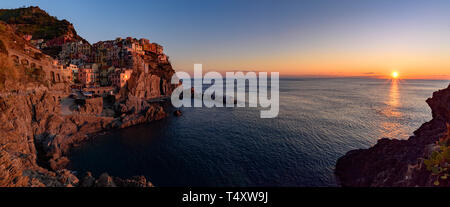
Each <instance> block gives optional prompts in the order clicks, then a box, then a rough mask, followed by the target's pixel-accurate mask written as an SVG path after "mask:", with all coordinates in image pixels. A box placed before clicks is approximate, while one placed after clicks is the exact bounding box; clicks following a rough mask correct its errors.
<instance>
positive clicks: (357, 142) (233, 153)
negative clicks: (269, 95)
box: [70, 79, 449, 186]
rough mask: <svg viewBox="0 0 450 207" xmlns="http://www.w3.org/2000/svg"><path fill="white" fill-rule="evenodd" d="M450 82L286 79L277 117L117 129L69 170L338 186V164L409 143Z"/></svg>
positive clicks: (76, 154)
mask: <svg viewBox="0 0 450 207" xmlns="http://www.w3.org/2000/svg"><path fill="white" fill-rule="evenodd" d="M448 84H449V81H430V80H426V81H424V80H402V81H400V82H397V83H392V82H391V81H388V80H375V79H283V80H280V113H279V116H278V117H277V118H275V119H260V118H259V115H260V109H258V108H183V109H182V111H183V116H181V117H178V118H177V117H173V116H171V117H169V118H167V119H164V120H161V121H157V122H154V123H151V124H148V125H141V126H136V127H131V128H128V129H122V130H113V131H111V132H110V133H108V134H106V135H101V136H99V137H96V138H95V139H92V140H90V141H88V142H87V143H86V144H84V145H82V146H81V147H78V148H75V149H73V150H72V152H71V154H70V159H71V160H72V163H71V165H72V166H71V167H72V169H73V170H75V171H77V172H78V173H79V174H83V173H84V172H85V171H91V172H93V174H94V175H96V176H98V175H100V174H101V173H103V172H108V173H109V174H110V175H114V176H119V177H130V176H133V175H145V176H146V177H148V178H150V180H151V181H152V182H153V183H154V184H155V185H157V186H335V185H336V181H335V178H334V176H333V169H334V165H335V162H336V160H337V159H338V158H339V157H340V156H342V155H344V154H345V153H346V152H347V151H349V150H352V149H358V148H368V147H370V146H372V145H374V144H375V143H376V142H377V140H378V139H379V138H382V137H389V138H398V139H407V138H408V137H409V136H411V135H412V132H413V131H414V130H415V129H417V128H418V127H419V126H420V125H421V124H422V123H424V122H426V121H429V120H430V119H431V111H430V109H429V108H428V106H427V105H426V103H425V100H426V99H427V98H428V97H431V95H432V92H433V91H436V90H438V89H442V88H445V87H447V86H448Z"/></svg>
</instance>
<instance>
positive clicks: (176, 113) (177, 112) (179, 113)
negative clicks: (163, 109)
mask: <svg viewBox="0 0 450 207" xmlns="http://www.w3.org/2000/svg"><path fill="white" fill-rule="evenodd" d="M173 115H175V116H177V117H179V116H181V115H183V113H181V111H180V110H175V111H174V112H173Z"/></svg>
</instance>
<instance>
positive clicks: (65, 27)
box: [0, 7, 79, 40]
mask: <svg viewBox="0 0 450 207" xmlns="http://www.w3.org/2000/svg"><path fill="white" fill-rule="evenodd" d="M0 20H1V21H4V22H6V23H8V24H13V25H16V28H17V32H18V33H20V34H31V35H33V39H41V38H42V39H45V40H50V39H54V38H56V37H59V36H62V35H64V34H67V33H72V34H74V36H75V37H76V38H77V39H78V38H79V37H78V36H77V35H76V31H75V29H74V28H73V26H72V24H70V22H68V21H67V20H58V19H57V18H56V17H53V16H50V15H48V14H47V13H46V12H45V11H43V10H41V9H40V8H39V7H28V8H19V9H0Z"/></svg>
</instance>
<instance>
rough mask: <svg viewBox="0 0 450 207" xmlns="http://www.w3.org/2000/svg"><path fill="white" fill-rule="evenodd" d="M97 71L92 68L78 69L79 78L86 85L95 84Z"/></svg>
mask: <svg viewBox="0 0 450 207" xmlns="http://www.w3.org/2000/svg"><path fill="white" fill-rule="evenodd" d="M95 79H96V77H95V73H94V71H93V69H92V68H80V69H79V70H78V80H79V81H80V82H81V83H82V84H83V85H85V86H89V85H94V84H95Z"/></svg>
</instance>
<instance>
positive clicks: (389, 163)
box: [335, 86, 450, 186]
mask: <svg viewBox="0 0 450 207" xmlns="http://www.w3.org/2000/svg"><path fill="white" fill-rule="evenodd" d="M427 103H428V105H429V106H430V107H431V110H432V114H433V119H432V120H431V121H429V122H427V123H425V124H423V125H422V126H421V127H420V128H419V129H418V130H416V131H415V132H414V136H412V137H410V138H409V139H408V140H395V139H387V138H383V139H380V140H379V141H378V143H377V144H376V145H375V146H373V147H371V148H369V149H359V150H353V151H350V152H348V153H347V154H346V155H345V156H343V157H341V158H340V159H339V160H338V161H337V164H336V170H335V174H336V176H337V178H338V179H339V182H340V184H341V185H342V186H434V185H435V184H434V181H435V179H436V178H435V177H436V176H434V175H432V173H431V172H430V171H429V170H427V169H426V166H425V164H424V160H425V159H427V158H428V157H429V156H430V154H431V153H432V152H433V151H434V149H436V144H435V143H436V142H437V141H438V140H439V138H442V137H445V136H449V135H448V134H447V133H448V129H447V126H446V124H447V123H450V86H449V87H448V88H446V89H444V90H440V91H437V92H434V93H433V97H432V98H430V99H428V100H427ZM446 185H447V186H448V185H449V183H448V182H446V183H440V186H446Z"/></svg>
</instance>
